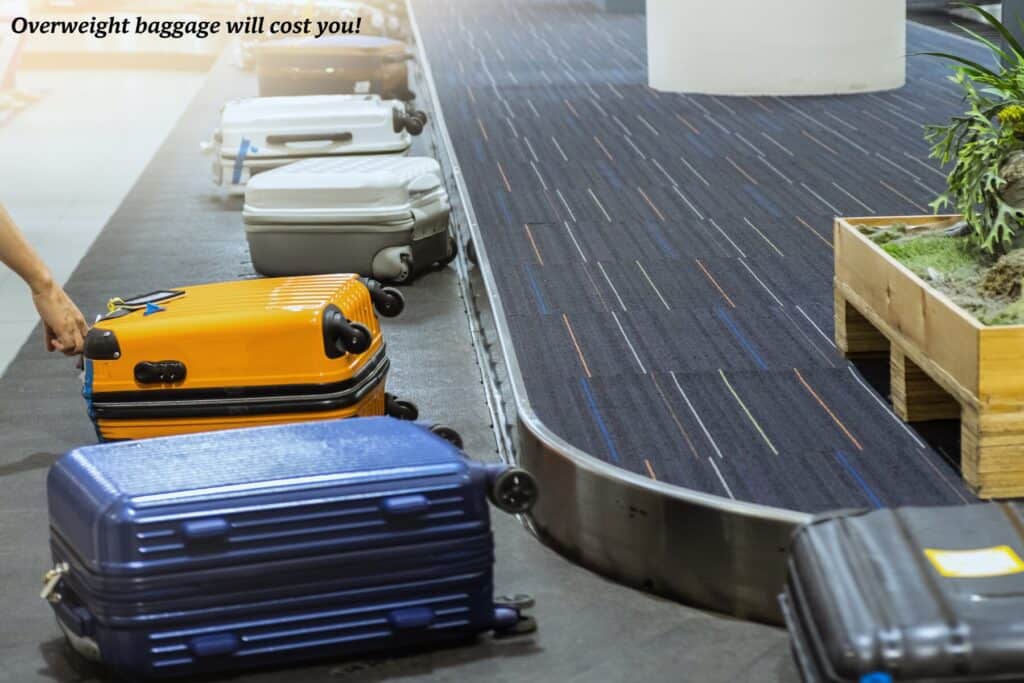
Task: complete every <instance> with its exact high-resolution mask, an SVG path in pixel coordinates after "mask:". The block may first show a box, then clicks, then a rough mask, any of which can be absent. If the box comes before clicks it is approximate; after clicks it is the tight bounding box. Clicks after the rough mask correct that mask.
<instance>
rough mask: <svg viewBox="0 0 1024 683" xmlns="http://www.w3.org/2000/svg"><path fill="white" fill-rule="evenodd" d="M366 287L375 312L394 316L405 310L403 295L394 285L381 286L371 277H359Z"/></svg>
mask: <svg viewBox="0 0 1024 683" xmlns="http://www.w3.org/2000/svg"><path fill="white" fill-rule="evenodd" d="M361 280H362V282H363V284H364V285H366V289H367V290H368V291H369V292H370V301H372V302H373V307H374V308H375V309H376V310H377V313H379V314H380V315H382V316H384V317H385V318H394V317H395V316H397V315H400V314H401V313H402V311H404V310H405V297H404V296H402V293H401V292H399V291H398V290H397V289H395V288H394V287H382V286H381V284H380V283H379V282H377V281H376V280H374V279H373V278H368V277H364V278H361Z"/></svg>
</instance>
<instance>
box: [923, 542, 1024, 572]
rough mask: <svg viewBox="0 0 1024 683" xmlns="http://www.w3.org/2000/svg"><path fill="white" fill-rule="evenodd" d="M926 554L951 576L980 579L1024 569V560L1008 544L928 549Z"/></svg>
mask: <svg viewBox="0 0 1024 683" xmlns="http://www.w3.org/2000/svg"><path fill="white" fill-rule="evenodd" d="M924 554H925V556H926V557H927V558H928V559H929V560H930V561H931V563H932V565H933V566H934V567H935V569H936V571H938V572H939V574H940V575H942V576H944V577H946V578H947V579H980V578H990V577H996V576H1011V575H1013V574H1019V573H1021V572H1024V560H1021V558H1020V556H1019V555H1017V553H1016V551H1014V549H1013V548H1011V547H1010V546H1008V545H998V546H994V547H991V548H976V549H974V550H937V549H935V548H925V549H924Z"/></svg>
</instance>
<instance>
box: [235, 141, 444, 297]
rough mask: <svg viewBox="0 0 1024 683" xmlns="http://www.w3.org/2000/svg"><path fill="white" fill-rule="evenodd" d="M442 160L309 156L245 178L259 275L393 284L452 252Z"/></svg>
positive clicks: (251, 240)
mask: <svg viewBox="0 0 1024 683" xmlns="http://www.w3.org/2000/svg"><path fill="white" fill-rule="evenodd" d="M450 210H451V206H450V204H449V201H448V193H447V191H446V190H445V187H444V184H443V182H442V179H441V167H440V165H439V164H438V163H437V161H435V160H434V159H430V158H427V157H385V156H364V157H345V158H323V159H309V160H306V161H300V162H298V163H295V164H290V165H288V166H284V167H282V168H279V169H275V170H273V171H270V172H268V173H263V174H260V175H258V176H256V177H255V178H253V179H252V181H251V182H250V183H249V185H248V186H247V187H246V191H245V205H244V207H243V210H242V214H243V217H244V220H245V231H246V236H247V238H248V240H249V251H250V253H251V255H252V262H253V266H254V267H255V268H256V270H257V271H258V272H260V273H262V274H263V275H285V274H287V275H300V274H302V275H312V274H319V273H360V274H363V275H366V276H367V277H373V278H375V279H377V280H384V281H389V282H395V283H401V282H406V281H408V280H410V279H411V278H412V277H414V276H415V275H416V274H417V273H419V272H422V271H424V270H427V269H429V268H434V267H438V266H441V265H444V264H446V263H448V262H449V261H451V259H452V258H453V257H454V256H455V241H454V240H453V239H452V237H451V235H450V233H449V230H448V217H449V213H450Z"/></svg>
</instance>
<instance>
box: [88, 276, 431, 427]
mask: <svg viewBox="0 0 1024 683" xmlns="http://www.w3.org/2000/svg"><path fill="white" fill-rule="evenodd" d="M403 307H404V302H403V300H402V297H401V294H400V293H399V292H398V291H397V290H394V289H391V288H383V287H381V286H380V285H379V284H378V283H376V282H375V281H373V280H367V279H363V278H360V277H358V276H357V275H318V276H312V277H286V278H271V279H260V280H242V281H237V282H225V283H218V284H208V285H198V286H194V287H182V288H177V289H170V290H165V291H158V292H153V293H150V294H146V295H143V296H140V297H135V298H132V299H128V300H122V299H114V300H112V301H111V303H110V306H109V308H110V312H109V313H108V314H107V315H105V316H103V317H102V318H101V319H100V320H99V321H98V322H97V323H96V325H95V326H94V327H93V329H92V330H90V331H89V334H88V336H87V338H86V342H85V354H84V355H85V381H84V388H83V392H82V393H83V396H84V397H85V400H86V403H87V405H88V409H89V416H90V417H91V418H92V420H93V422H94V423H95V425H96V431H97V434H98V435H99V437H100V439H102V440H122V439H138V438H146V437H153V436H167V435H171V434H185V433H191V432H204V431H213V430H219V429H231V428H235V427H251V426H256V425H270V424H280V423H284V422H303V421H307V420H322V419H330V418H340V417H354V416H357V415H358V416H369V415H383V414H390V415H394V416H396V417H404V418H408V419H415V418H416V408H415V406H414V405H412V404H411V403H408V402H405V401H397V400H395V399H394V398H393V397H391V396H390V395H388V394H385V391H384V384H385V378H386V377H387V373H388V366H389V361H388V358H387V355H386V353H385V347H384V339H383V337H382V335H381V330H380V325H379V324H378V321H377V316H376V314H375V313H374V309H375V308H376V310H377V312H379V313H380V314H381V315H385V316H388V317H390V316H393V315H398V313H400V312H401V310H402V308H403Z"/></svg>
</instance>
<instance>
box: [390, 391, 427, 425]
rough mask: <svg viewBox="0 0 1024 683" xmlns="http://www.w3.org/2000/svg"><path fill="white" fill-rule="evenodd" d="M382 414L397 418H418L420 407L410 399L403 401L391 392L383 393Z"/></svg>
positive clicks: (411, 419) (410, 419)
mask: <svg viewBox="0 0 1024 683" xmlns="http://www.w3.org/2000/svg"><path fill="white" fill-rule="evenodd" d="M384 414H385V415H387V416H389V417H393V418H395V419H397V420H409V421H413V420H418V419H419V417H420V409H419V408H417V407H416V404H415V403H413V402H412V401H403V400H402V399H400V398H395V397H394V395H392V394H385V395H384Z"/></svg>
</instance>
